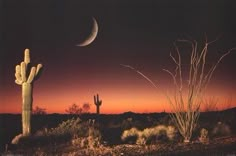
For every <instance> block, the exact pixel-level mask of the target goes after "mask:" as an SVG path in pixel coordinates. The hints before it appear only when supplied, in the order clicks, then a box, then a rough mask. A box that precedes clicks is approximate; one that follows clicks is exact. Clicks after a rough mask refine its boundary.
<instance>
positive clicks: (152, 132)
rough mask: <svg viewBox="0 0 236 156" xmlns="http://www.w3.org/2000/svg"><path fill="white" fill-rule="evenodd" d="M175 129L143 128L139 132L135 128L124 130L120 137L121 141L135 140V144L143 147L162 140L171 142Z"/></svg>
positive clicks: (171, 127) (163, 126)
mask: <svg viewBox="0 0 236 156" xmlns="http://www.w3.org/2000/svg"><path fill="white" fill-rule="evenodd" d="M176 132H177V131H176V129H175V127H173V126H165V125H158V126H156V127H153V128H145V129H144V130H143V131H140V130H138V129H136V128H131V129H129V130H125V131H124V132H123V134H122V136H121V139H122V140H123V141H125V140H127V139H130V138H136V144H140V145H145V144H150V143H153V142H156V141H158V140H159V141H160V140H163V138H165V139H168V140H173V139H174V137H175V134H176Z"/></svg>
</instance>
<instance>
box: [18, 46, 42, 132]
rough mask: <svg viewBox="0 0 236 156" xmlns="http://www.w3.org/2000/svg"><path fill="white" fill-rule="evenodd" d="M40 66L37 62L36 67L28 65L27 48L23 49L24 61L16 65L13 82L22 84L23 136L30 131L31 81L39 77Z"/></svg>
mask: <svg viewBox="0 0 236 156" xmlns="http://www.w3.org/2000/svg"><path fill="white" fill-rule="evenodd" d="M42 67H43V66H42V64H38V65H37V67H31V66H30V52H29V49H25V55H24V61H22V62H21V64H20V65H16V73H15V77H16V80H15V83H16V84H18V85H21V86H22V131H23V132H22V133H23V135H24V136H27V135H30V133H31V112H32V104H33V82H34V81H35V80H37V79H38V78H39V76H40V73H41V71H42ZM27 76H28V77H27Z"/></svg>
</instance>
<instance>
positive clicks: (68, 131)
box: [48, 118, 86, 136]
mask: <svg viewBox="0 0 236 156" xmlns="http://www.w3.org/2000/svg"><path fill="white" fill-rule="evenodd" d="M81 122H82V121H81V119H80V118H72V119H69V120H67V121H63V122H62V123H61V124H59V125H58V126H57V127H56V128H52V129H50V130H49V131H48V134H49V135H57V136H58V135H71V136H73V135H74V134H77V135H84V133H86V132H85V131H86V130H85V129H84V126H83V125H82V124H81Z"/></svg>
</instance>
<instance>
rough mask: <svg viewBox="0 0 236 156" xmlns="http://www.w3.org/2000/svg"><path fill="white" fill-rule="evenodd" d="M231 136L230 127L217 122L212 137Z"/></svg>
mask: <svg viewBox="0 0 236 156" xmlns="http://www.w3.org/2000/svg"><path fill="white" fill-rule="evenodd" d="M230 134H231V129H230V127H229V126H228V125H227V124H225V123H222V122H218V123H217V125H216V126H215V127H214V128H213V130H212V135H213V136H228V135H230Z"/></svg>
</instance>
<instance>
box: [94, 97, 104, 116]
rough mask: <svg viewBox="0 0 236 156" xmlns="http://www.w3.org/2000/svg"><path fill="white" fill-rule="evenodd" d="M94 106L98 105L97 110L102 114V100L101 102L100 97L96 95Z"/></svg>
mask: <svg viewBox="0 0 236 156" xmlns="http://www.w3.org/2000/svg"><path fill="white" fill-rule="evenodd" d="M94 104H95V105H96V108H97V114H99V113H100V106H101V105H102V100H99V95H98V94H97V95H94Z"/></svg>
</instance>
